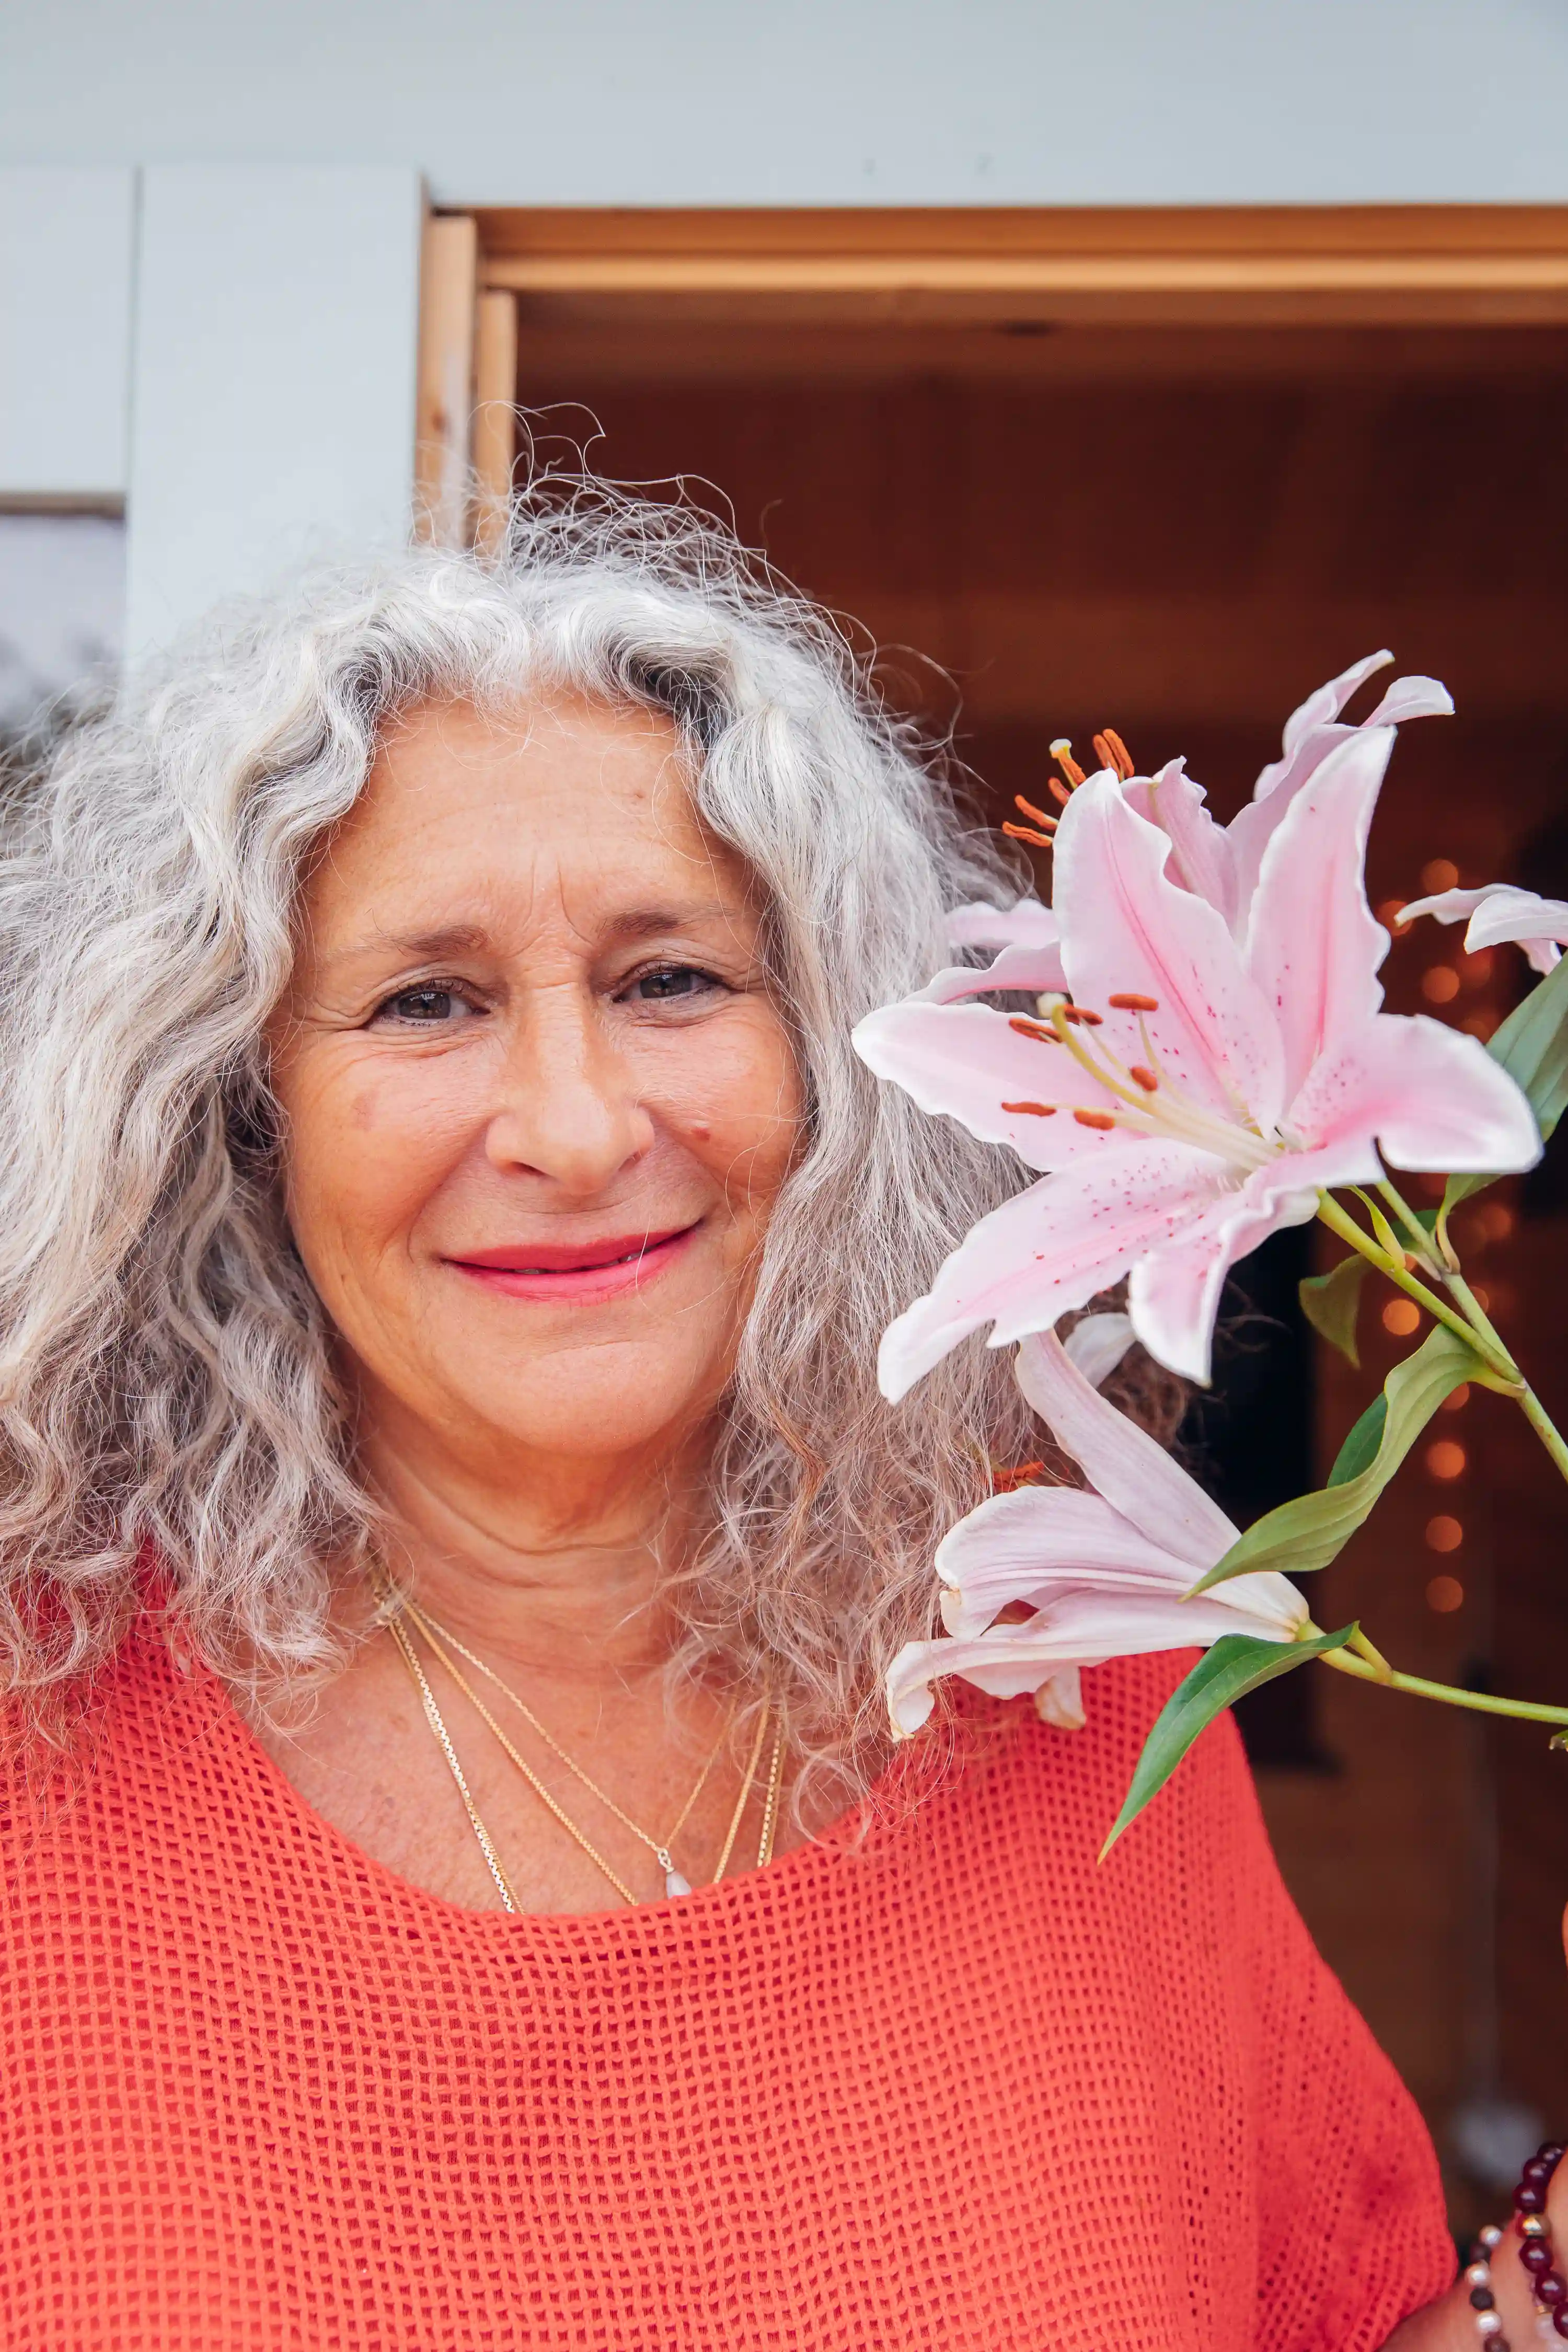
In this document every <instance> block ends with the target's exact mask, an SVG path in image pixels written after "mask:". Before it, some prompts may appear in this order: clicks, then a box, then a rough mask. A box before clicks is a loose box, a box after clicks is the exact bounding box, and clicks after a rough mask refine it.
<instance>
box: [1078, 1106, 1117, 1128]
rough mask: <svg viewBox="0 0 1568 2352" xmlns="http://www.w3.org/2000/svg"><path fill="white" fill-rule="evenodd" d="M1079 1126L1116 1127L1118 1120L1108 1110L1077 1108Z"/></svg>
mask: <svg viewBox="0 0 1568 2352" xmlns="http://www.w3.org/2000/svg"><path fill="white" fill-rule="evenodd" d="M1073 1117H1074V1118H1076V1119H1077V1121H1078V1123H1079V1127H1114V1126H1115V1125H1116V1121H1115V1119H1114V1118H1112V1117H1111V1115H1110V1112H1109V1111H1108V1110H1075V1111H1074V1113H1073Z"/></svg>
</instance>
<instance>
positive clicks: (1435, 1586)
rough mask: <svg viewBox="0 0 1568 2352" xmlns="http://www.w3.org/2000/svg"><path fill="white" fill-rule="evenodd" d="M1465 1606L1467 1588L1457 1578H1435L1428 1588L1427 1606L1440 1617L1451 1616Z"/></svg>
mask: <svg viewBox="0 0 1568 2352" xmlns="http://www.w3.org/2000/svg"><path fill="white" fill-rule="evenodd" d="M1464 1605H1465V1588H1464V1586H1463V1585H1462V1584H1461V1583H1460V1582H1459V1580H1458V1577H1457V1576H1435V1577H1434V1578H1433V1579H1432V1581H1431V1583H1430V1584H1429V1585H1428V1586H1427V1587H1426V1606H1427V1608H1428V1609H1435V1610H1436V1612H1437V1614H1438V1615H1439V1617H1448V1616H1451V1615H1452V1614H1453V1612H1454V1611H1455V1610H1456V1609H1462V1608H1463V1607H1464Z"/></svg>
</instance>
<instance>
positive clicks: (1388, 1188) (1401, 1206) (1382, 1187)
mask: <svg viewBox="0 0 1568 2352" xmlns="http://www.w3.org/2000/svg"><path fill="white" fill-rule="evenodd" d="M1377 1189H1378V1191H1379V1192H1381V1193H1382V1194H1383V1197H1384V1200H1385V1201H1386V1202H1388V1205H1389V1207H1390V1208H1391V1209H1392V1210H1393V1211H1394V1215H1395V1216H1396V1217H1397V1218H1398V1219H1399V1222H1400V1223H1401V1224H1402V1225H1403V1226H1404V1228H1405V1232H1406V1233H1407V1234H1409V1235H1410V1238H1411V1240H1412V1241H1413V1242H1414V1243H1415V1252H1416V1255H1417V1256H1418V1257H1423V1258H1425V1259H1426V1262H1427V1264H1428V1265H1431V1263H1432V1244H1433V1242H1434V1241H1436V1243H1437V1244H1438V1248H1439V1252H1440V1254H1441V1255H1442V1257H1443V1262H1444V1268H1445V1269H1446V1271H1447V1273H1449V1274H1453V1273H1456V1272H1457V1271H1458V1259H1457V1258H1456V1257H1455V1256H1454V1255H1453V1252H1452V1251H1451V1250H1450V1249H1449V1248H1448V1246H1447V1232H1446V1230H1445V1229H1444V1226H1443V1223H1442V1220H1441V1218H1439V1219H1438V1221H1437V1223H1436V1225H1435V1227H1434V1228H1433V1231H1432V1232H1431V1233H1428V1232H1427V1230H1426V1226H1425V1225H1424V1224H1423V1223H1422V1222H1421V1220H1420V1218H1419V1217H1418V1216H1417V1215H1416V1213H1415V1210H1414V1209H1413V1208H1412V1207H1411V1205H1410V1203H1409V1202H1408V1201H1407V1200H1406V1199H1405V1195H1404V1193H1403V1192H1400V1190H1399V1188H1398V1186H1397V1185H1395V1184H1391V1183H1390V1182H1389V1181H1388V1179H1387V1177H1386V1176H1384V1177H1381V1178H1380V1179H1379V1180H1378V1187H1377ZM1433 1271H1434V1273H1436V1272H1437V1271H1438V1269H1437V1268H1436V1266H1434V1267H1433Z"/></svg>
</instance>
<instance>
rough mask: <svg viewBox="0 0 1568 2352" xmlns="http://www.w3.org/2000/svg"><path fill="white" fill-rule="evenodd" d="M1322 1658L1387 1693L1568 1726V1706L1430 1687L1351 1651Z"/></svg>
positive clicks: (1439, 1685) (1327, 1653) (1443, 1686)
mask: <svg viewBox="0 0 1568 2352" xmlns="http://www.w3.org/2000/svg"><path fill="white" fill-rule="evenodd" d="M1321 1657H1322V1661H1323V1664H1324V1665H1325V1666H1332V1667H1333V1668H1334V1669H1335V1671H1336V1672H1337V1673H1339V1674H1342V1675H1354V1676H1355V1677H1356V1679H1357V1681H1358V1682H1363V1683H1381V1684H1382V1685H1383V1686H1384V1689H1385V1690H1403V1691H1413V1692H1414V1693H1415V1696H1416V1697H1418V1698H1436V1699H1441V1700H1442V1702H1443V1704H1444V1705H1445V1706H1465V1707H1469V1708H1471V1709H1472V1710H1473V1711H1474V1712H1475V1713H1476V1714H1477V1715H1508V1716H1513V1717H1516V1718H1517V1719H1518V1720H1520V1721H1521V1722H1524V1723H1555V1724H1558V1725H1560V1726H1568V1706H1542V1705H1540V1704H1539V1703H1538V1702H1537V1701H1536V1700H1534V1699H1528V1698H1494V1697H1493V1696H1492V1695H1491V1693H1490V1692H1489V1691H1469V1690H1459V1689H1457V1688H1456V1686H1455V1685H1454V1684H1452V1683H1429V1682H1428V1681H1427V1680H1426V1676H1425V1675H1402V1674H1399V1673H1397V1672H1396V1671H1395V1670H1394V1668H1393V1667H1392V1666H1384V1667H1382V1668H1379V1667H1377V1666H1374V1665H1373V1664H1372V1662H1371V1661H1370V1659H1367V1658H1363V1657H1357V1656H1355V1655H1354V1654H1352V1652H1351V1651H1350V1649H1348V1648H1346V1649H1342V1650H1324V1651H1322V1652H1321Z"/></svg>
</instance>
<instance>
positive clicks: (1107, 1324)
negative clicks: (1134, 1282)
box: [1062, 1315, 1138, 1389]
mask: <svg viewBox="0 0 1568 2352" xmlns="http://www.w3.org/2000/svg"><path fill="white" fill-rule="evenodd" d="M1137 1338H1138V1334H1137V1332H1136V1331H1134V1329H1133V1328H1132V1318H1131V1315H1084V1316H1080V1317H1079V1320H1078V1321H1077V1322H1076V1323H1075V1324H1074V1325H1073V1327H1072V1329H1071V1330H1070V1331H1069V1332H1068V1335H1067V1338H1066V1339H1064V1340H1063V1341H1062V1346H1063V1347H1064V1348H1065V1349H1066V1350H1067V1359H1068V1363H1069V1364H1071V1365H1072V1366H1073V1367H1074V1368H1075V1370H1078V1371H1080V1372H1081V1373H1082V1374H1083V1376H1084V1379H1085V1380H1086V1381H1089V1385H1090V1386H1091V1387H1092V1388H1097V1389H1098V1388H1102V1387H1103V1386H1104V1384H1105V1382H1106V1381H1108V1380H1109V1379H1110V1375H1111V1373H1112V1372H1113V1371H1114V1370H1116V1367H1117V1365H1118V1364H1119V1363H1120V1362H1121V1359H1122V1358H1123V1356H1125V1355H1126V1353H1127V1350H1128V1349H1129V1348H1131V1347H1132V1346H1134V1345H1135V1344H1136V1342H1137Z"/></svg>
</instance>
